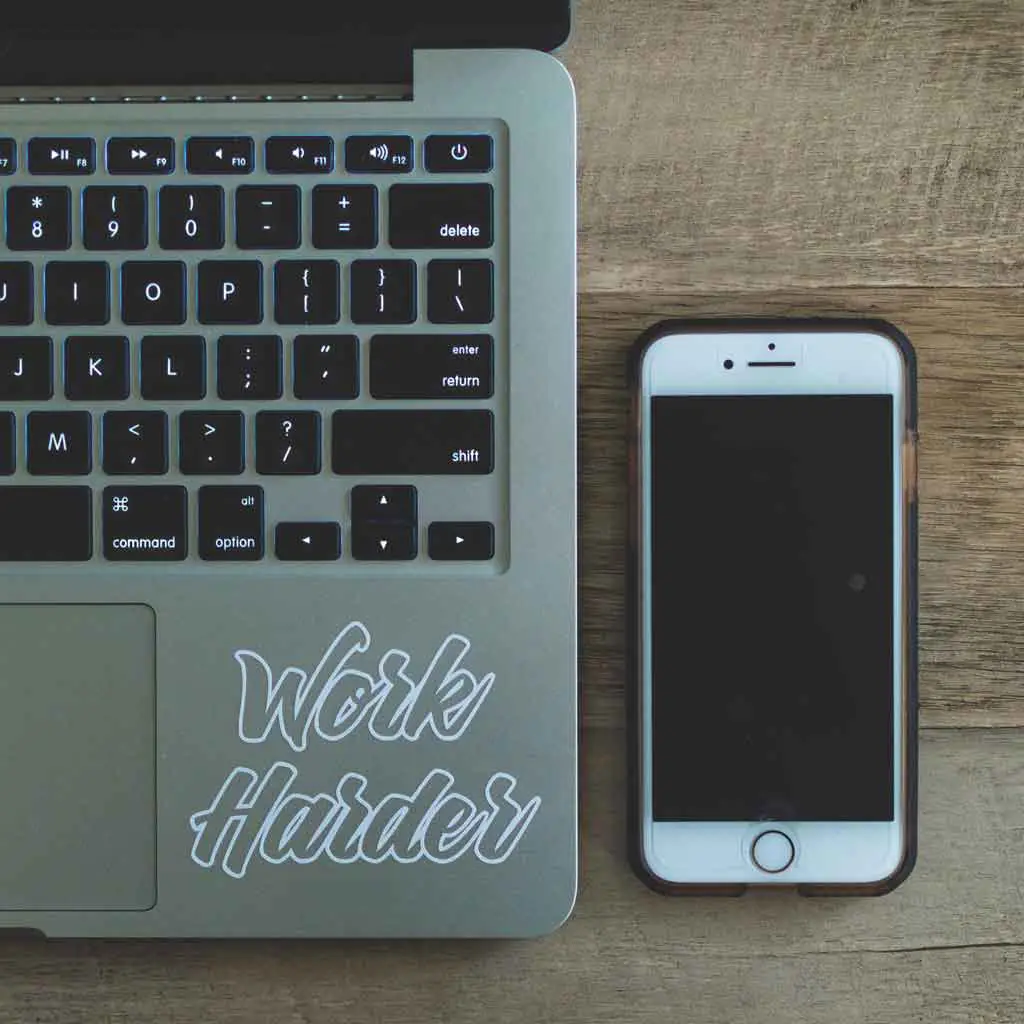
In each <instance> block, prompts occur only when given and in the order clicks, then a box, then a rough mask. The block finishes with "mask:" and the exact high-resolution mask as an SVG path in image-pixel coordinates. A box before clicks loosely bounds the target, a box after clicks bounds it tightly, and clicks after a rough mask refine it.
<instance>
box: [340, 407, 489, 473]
mask: <svg viewBox="0 0 1024 1024" xmlns="http://www.w3.org/2000/svg"><path fill="white" fill-rule="evenodd" d="M331 434H332V441H333V446H332V447H333V451H332V468H333V470H334V472H335V473H338V474H348V475H356V476H392V475H393V476H415V475H417V474H424V475H426V474H444V475H459V476H465V475H481V474H485V473H491V472H493V470H494V416H493V415H492V413H491V412H490V411H489V410H487V409H473V410H468V411H461V410H460V411H457V412H455V411H450V410H447V409H446V410H444V411H438V412H435V411H433V410H430V411H422V410H415V411H414V410H409V411H405V410H403V411H401V412H393V411H377V410H364V409H359V410H352V411H351V412H336V413H334V415H333V417H332V420H331Z"/></svg>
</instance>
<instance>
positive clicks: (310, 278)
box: [274, 260, 341, 324]
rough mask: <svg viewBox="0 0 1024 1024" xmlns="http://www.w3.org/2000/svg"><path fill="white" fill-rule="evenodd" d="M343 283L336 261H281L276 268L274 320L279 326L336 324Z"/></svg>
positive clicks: (339, 316)
mask: <svg viewBox="0 0 1024 1024" xmlns="http://www.w3.org/2000/svg"><path fill="white" fill-rule="evenodd" d="M340 318H341V283H340V278H339V270H338V264H337V263H336V262H335V261H334V260H278V262H277V263H276V264H275V265H274V319H275V320H276V321H277V322H278V323H279V324H336V323H337V322H338V320H339V319H340Z"/></svg>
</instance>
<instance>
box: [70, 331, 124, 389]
mask: <svg viewBox="0 0 1024 1024" xmlns="http://www.w3.org/2000/svg"><path fill="white" fill-rule="evenodd" d="M130 377H131V373H130V370H129V364H128V339H127V338H110V337H106V338H101V337H85V336H82V337H73V338H68V339H67V341H65V342H64V393H65V395H67V397H68V398H70V399H71V400H72V401H77V402H104V401H117V400H120V399H125V398H127V397H128V395H129V393H130V390H131V384H130Z"/></svg>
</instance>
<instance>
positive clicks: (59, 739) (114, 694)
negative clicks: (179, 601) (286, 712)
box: [0, 605, 156, 910]
mask: <svg viewBox="0 0 1024 1024" xmlns="http://www.w3.org/2000/svg"><path fill="white" fill-rule="evenodd" d="M154 657H155V617H154V613H153V611H152V609H151V608H149V607H147V606H145V605H0V910H147V909H149V908H150V907H152V906H153V904H154V903H155V901H156V863H155V858H156V794H155V789H156V767H155V759H156V738H155V725H154V720H155V714H156V669H155V664H154Z"/></svg>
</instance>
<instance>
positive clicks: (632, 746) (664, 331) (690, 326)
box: [626, 317, 918, 896]
mask: <svg viewBox="0 0 1024 1024" xmlns="http://www.w3.org/2000/svg"><path fill="white" fill-rule="evenodd" d="M857 330H863V331H871V332H873V333H876V334H882V335H885V336H886V337H887V338H890V339H891V340H892V341H893V342H894V343H895V344H896V345H898V346H899V349H900V351H901V352H902V354H903V360H904V364H905V366H906V381H907V393H906V401H905V403H904V404H905V408H906V423H905V434H906V435H908V436H909V437H910V438H911V439H912V442H913V466H914V473H913V476H912V477H911V478H910V479H907V480H905V481H904V491H903V493H904V501H905V503H906V510H905V514H906V530H905V539H904V559H903V562H904V587H905V593H906V595H907V601H906V617H905V618H906V621H905V623H904V636H905V640H906V646H905V649H906V657H905V667H904V672H905V682H904V698H905V699H904V708H905V713H904V722H903V749H904V751H905V758H904V786H903V792H904V806H903V808H902V811H903V816H904V824H905V833H904V834H905V835H906V846H905V848H904V852H903V860H902V861H901V863H900V865H899V867H898V868H897V869H896V871H895V872H894V873H893V874H892V875H891V876H890V877H889V878H886V879H883V880H882V881H881V882H878V883H868V884H860V883H850V884H843V883H838V884H822V885H810V884H802V883H800V884H794V885H792V886H788V887H787V886H780V885H778V884H777V883H776V884H770V883H765V884H764V885H761V884H758V883H753V884H750V885H731V884H722V885H709V884H704V883H701V884H688V883H676V882H667V881H665V880H664V879H662V878H660V877H658V876H657V875H655V874H654V873H653V872H652V871H651V869H650V868H649V867H648V865H647V863H646V861H645V859H644V854H643V821H642V814H643V811H642V806H643V804H642V793H641V786H642V780H643V772H642V762H641V757H642V747H641V724H642V723H641V695H640V689H641V682H640V655H641V647H640V625H639V616H640V608H641V605H640V601H639V596H640V595H639V588H640V581H639V578H638V576H639V557H638V555H639V537H640V516H641V509H640V488H639V458H638V456H639V441H640V369H641V367H642V365H643V359H644V355H645V353H646V352H647V349H648V348H649V347H650V345H651V344H652V343H653V342H655V341H657V340H658V339H659V338H662V337H664V336H665V335H668V334H685V333H694V332H698V331H699V332H700V333H702V334H709V333H741V332H746V333H749V332H751V331H762V332H766V333H770V332H777V333H783V332H790V333H793V332H804V333H809V332H814V333H819V334H820V333H823V332H830V331H834V332H836V333H841V332H849V331H857ZM628 374H629V388H630V400H631V405H630V424H629V460H628V461H629V470H628V472H629V484H628V486H629V536H628V539H627V552H626V560H627V569H626V579H627V616H626V618H627V627H626V628H627V635H626V656H627V661H628V664H627V686H626V703H627V708H626V723H627V725H626V728H627V737H628V758H629V765H628V788H629V794H628V826H627V827H628V832H629V835H628V845H629V859H630V864H631V866H632V868H633V870H634V872H635V873H636V874H637V876H638V877H639V878H640V879H641V881H643V882H644V883H645V884H646V885H647V886H649V887H650V888H651V889H653V890H654V891H655V892H658V893H661V894H662V895H666V896H742V895H743V894H744V893H746V892H747V890H748V889H750V888H772V889H781V888H790V889H794V890H795V891H796V892H798V893H799V894H800V895H801V896H882V895H884V894H886V893H889V892H892V890H893V889H895V888H896V887H897V886H899V885H900V884H901V883H903V882H904V881H905V880H906V879H907V878H908V876H909V875H910V873H911V872H912V871H913V870H914V865H915V863H916V861H917V785H918V767H917V764H918V730H917V720H918V696H917V661H918V656H917V473H916V466H917V461H916V459H917V357H916V355H915V353H914V348H913V346H912V345H911V344H910V341H909V340H908V339H907V337H906V336H905V335H904V334H903V333H902V332H901V331H900V330H898V329H897V328H896V327H894V326H893V325H892V324H890V323H888V322H886V321H884V320H875V319H866V318H859V317H850V318H827V319H822V318H797V319H788V318H785V317H778V318H771V317H731V318H709V319H681V320H664V321H662V322H661V323H658V324H655V325H654V326H652V327H650V328H648V330H646V331H644V333H643V334H641V335H640V337H639V338H638V339H637V341H636V343H635V344H634V346H633V348H632V350H631V352H630V356H629V370H628Z"/></svg>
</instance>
